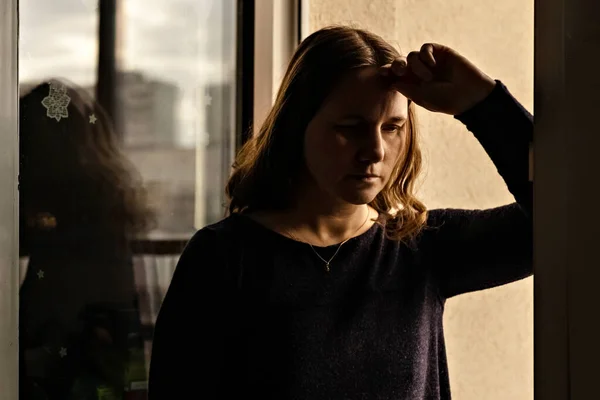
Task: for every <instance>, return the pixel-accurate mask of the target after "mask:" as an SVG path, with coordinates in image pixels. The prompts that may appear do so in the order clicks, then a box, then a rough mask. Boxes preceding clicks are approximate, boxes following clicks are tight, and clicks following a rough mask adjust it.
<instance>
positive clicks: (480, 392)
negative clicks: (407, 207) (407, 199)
mask: <svg viewBox="0 0 600 400" xmlns="http://www.w3.org/2000/svg"><path fill="white" fill-rule="evenodd" d="M333 23H335V24H339V23H351V24H354V25H358V26H359V27H362V28H366V29H369V30H371V31H373V32H375V33H377V34H379V35H381V36H382V37H384V38H385V39H387V40H388V41H390V42H391V43H393V44H395V45H396V46H397V47H398V48H399V49H400V50H401V52H402V53H404V54H406V53H408V52H409V51H412V50H418V49H419V47H420V46H421V45H422V44H423V43H425V42H438V43H441V44H445V45H447V46H450V47H452V48H454V49H456V50H458V51H459V52H460V53H462V54H463V55H465V56H466V57H467V58H469V59H471V60H472V61H473V62H475V64H477V65H478V66H479V67H480V68H481V69H483V70H484V71H485V72H486V73H487V74H488V75H490V76H492V77H494V78H496V79H500V80H502V81H503V82H504V83H505V84H506V85H507V86H508V88H509V89H510V90H511V92H512V93H513V94H514V95H515V96H516V97H517V98H518V99H519V100H520V101H521V103H523V105H525V107H526V108H527V109H529V110H530V111H531V110H533V0H526V1H522V0H505V1H504V2H497V1H492V0H484V1H478V0H453V1H447V0H419V1H417V0H312V1H310V31H311V32H312V31H315V30H316V29H319V28H321V27H323V26H326V25H328V24H333ZM419 117H420V119H419V122H420V126H421V127H422V129H421V132H422V141H423V144H424V149H425V151H424V153H425V154H424V155H425V159H426V170H425V174H426V176H425V180H424V181H423V185H422V189H421V192H420V195H421V198H422V199H423V200H424V201H425V202H426V204H427V205H428V207H429V208H436V207H460V208H486V207H494V206H498V205H502V204H506V203H508V202H512V201H513V197H512V195H511V194H510V193H509V192H508V190H507V189H506V186H505V184H504V182H503V181H502V178H501V177H500V176H499V175H498V173H497V172H496V170H495V168H494V166H493V164H492V162H491V161H490V160H489V158H488V157H487V155H486V154H485V152H484V151H483V149H482V148H481V147H480V146H479V144H478V142H477V141H476V140H475V139H474V138H473V137H472V136H471V135H470V133H469V132H468V131H467V130H466V129H465V128H464V127H463V125H462V124H460V123H459V122H458V121H455V120H454V119H453V118H452V117H450V116H447V115H435V114H432V113H429V112H427V111H425V110H422V109H421V110H419ZM532 283H533V280H532V278H529V279H526V280H524V281H521V282H518V283H514V284H511V285H507V286H504V287H501V288H497V289H492V290H487V291H484V292H479V293H473V294H468V295H463V296H459V297H457V298H454V299H450V300H449V301H448V303H447V308H446V315H445V329H446V341H447V347H448V357H449V368H450V377H451V385H452V391H453V397H454V398H456V399H458V400H482V399H485V400H506V399H511V400H531V399H533V284H532Z"/></svg>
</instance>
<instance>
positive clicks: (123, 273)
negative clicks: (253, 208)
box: [19, 80, 151, 400]
mask: <svg viewBox="0 0 600 400" xmlns="http://www.w3.org/2000/svg"><path fill="white" fill-rule="evenodd" d="M19 139H20V158H21V163H20V176H19V193H20V219H21V223H20V253H21V256H26V257H28V258H29V262H28V265H27V272H26V274H25V279H24V281H23V285H22V287H21V290H20V301H19V306H20V331H19V335H20V349H21V363H20V364H21V367H22V371H21V377H20V378H21V384H22V385H21V392H20V398H21V399H37V398H47V399H50V400H52V399H61V400H63V399H71V398H74V399H81V398H87V397H85V396H84V395H83V393H94V394H95V393H96V391H97V390H98V389H99V388H100V389H102V387H104V386H106V387H108V388H110V389H111V390H112V389H115V390H117V391H122V390H123V387H124V378H125V371H124V370H125V367H126V361H125V360H126V356H127V351H128V349H127V344H126V343H125V344H124V342H126V340H127V334H128V333H130V332H131V331H133V330H135V328H134V327H135V325H136V323H137V325H139V315H138V311H137V309H136V307H137V305H136V297H137V291H136V288H135V282H134V275H133V266H132V256H131V253H130V252H129V250H128V249H129V246H128V240H129V239H130V236H131V235H134V234H136V233H140V232H142V231H144V230H145V229H146V227H147V226H148V225H149V222H150V221H151V220H150V217H151V215H150V212H149V210H148V207H147V205H146V202H145V195H144V190H143V188H142V186H141V181H140V179H139V177H138V175H137V171H135V169H134V168H133V167H132V166H131V165H130V164H129V163H128V161H127V159H126V158H125V157H124V155H123V154H122V152H121V151H120V149H119V142H118V138H117V137H116V134H115V131H114V130H113V128H112V126H111V124H110V119H109V117H108V116H107V115H106V114H105V113H104V111H103V110H102V108H101V107H100V106H99V105H98V104H96V103H95V102H94V101H93V100H91V99H90V98H88V96H87V95H86V94H85V93H84V92H83V90H81V89H78V88H76V87H74V86H72V85H66V84H65V83H63V82H60V81H58V80H52V81H50V82H47V83H42V84H40V85H37V86H36V87H34V88H33V89H32V90H30V91H29V92H28V93H26V94H25V95H24V96H23V97H21V99H20V126H19ZM128 325H129V326H128ZM118 330H123V331H122V332H117V331H118ZM86 396H87V395H86ZM90 396H91V395H90Z"/></svg>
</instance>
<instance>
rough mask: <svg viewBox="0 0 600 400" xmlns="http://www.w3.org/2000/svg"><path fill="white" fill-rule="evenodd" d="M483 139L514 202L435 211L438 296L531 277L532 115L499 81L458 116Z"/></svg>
mask: <svg viewBox="0 0 600 400" xmlns="http://www.w3.org/2000/svg"><path fill="white" fill-rule="evenodd" d="M455 118H456V119H458V120H459V121H461V122H463V123H464V124H465V125H466V127H467V129H469V131H471V132H472V133H473V134H474V135H475V137H476V138H477V139H478V140H479V142H480V143H481V145H482V146H483V148H484V149H485V151H486V152H487V154H488V155H489V156H490V158H491V160H492V161H493V162H494V165H495V166H496V168H497V170H498V172H499V173H500V175H501V176H502V177H503V179H504V181H505V183H506V185H507V187H508V189H509V190H510V192H511V193H512V194H513V196H514V197H515V200H516V202H515V203H513V204H509V205H506V206H502V207H497V208H492V209H488V210H456V209H445V210H433V211H432V212H431V213H430V222H429V226H431V227H434V229H435V230H436V234H435V236H436V240H435V243H436V245H435V249H434V258H435V261H434V262H435V265H436V271H437V277H438V280H439V288H440V294H441V296H442V297H443V298H449V297H452V296H456V295H459V294H462V293H467V292H472V291H477V290H483V289H487V288H491V287H496V286H499V285H503V284H506V283H510V282H514V281H517V280H520V279H523V278H525V277H528V276H530V275H532V274H533V225H532V211H533V210H532V206H533V183H532V182H530V181H529V149H530V144H531V141H532V138H533V116H532V115H531V114H530V113H529V112H528V111H527V110H526V109H525V108H524V107H523V106H522V105H521V104H520V103H519V102H518V101H517V100H516V99H515V98H514V97H513V96H512V95H511V94H510V93H509V92H508V90H507V88H506V87H505V86H504V85H503V84H502V83H501V82H500V81H496V87H495V88H494V90H493V91H492V93H491V94H490V95H489V96H488V97H487V98H486V99H485V100H483V101H482V102H481V103H479V104H478V105H476V106H475V107H473V108H472V109H471V110H469V111H467V112H465V113H463V114H462V115H458V116H455Z"/></svg>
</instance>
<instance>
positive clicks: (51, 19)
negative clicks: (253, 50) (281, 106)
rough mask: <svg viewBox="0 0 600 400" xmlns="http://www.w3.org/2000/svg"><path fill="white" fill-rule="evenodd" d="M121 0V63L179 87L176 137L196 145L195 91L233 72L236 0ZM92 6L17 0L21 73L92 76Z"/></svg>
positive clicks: (89, 1)
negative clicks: (178, 133)
mask: <svg viewBox="0 0 600 400" xmlns="http://www.w3.org/2000/svg"><path fill="white" fill-rule="evenodd" d="M118 1H119V6H120V7H121V9H120V11H121V19H120V20H119V23H120V26H121V29H122V31H121V35H120V49H121V53H120V63H121V65H122V66H123V69H125V70H136V71H141V72H143V73H144V74H145V75H146V76H148V77H149V78H152V79H158V80H161V81H165V82H167V83H171V84H175V85H176V86H178V87H179V88H180V91H181V107H180V110H179V122H180V137H179V141H180V142H181V143H186V144H187V145H193V144H194V143H195V141H196V139H197V138H198V131H197V130H198V128H197V127H198V126H203V124H202V121H199V120H202V119H203V116H202V115H199V114H198V109H199V108H201V107H202V106H203V104H198V101H197V100H195V99H197V97H195V96H197V95H198V92H199V91H202V88H203V87H204V86H205V85H206V84H207V83H214V82H223V81H229V80H231V79H233V76H234V73H235V43H234V42H232V40H233V38H235V34H234V32H235V23H234V22H235V12H236V11H235V1H234V0H118ZM96 7H97V0H20V38H19V45H20V56H19V77H20V81H21V82H30V81H34V82H36V81H40V80H42V79H46V78H48V77H59V78H66V79H67V80H68V81H70V82H73V83H75V84H77V85H80V86H87V85H91V84H94V83H95V79H96V77H95V75H96V63H97V51H98V43H97V28H98V15H97V11H96ZM224 31H227V33H228V34H227V35H225V34H224ZM199 106H200V107H199ZM200 134H201V135H202V132H200Z"/></svg>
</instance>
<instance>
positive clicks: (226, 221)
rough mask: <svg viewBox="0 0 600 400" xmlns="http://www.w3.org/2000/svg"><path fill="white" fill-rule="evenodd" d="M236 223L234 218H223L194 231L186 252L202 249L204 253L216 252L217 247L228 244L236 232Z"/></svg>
mask: <svg viewBox="0 0 600 400" xmlns="http://www.w3.org/2000/svg"><path fill="white" fill-rule="evenodd" d="M236 227H237V221H236V217H235V216H229V217H226V218H223V219H222V220H220V221H217V222H214V223H212V224H209V225H206V226H204V227H203V228H201V229H199V230H198V231H196V233H195V234H194V235H193V236H192V238H191V239H190V240H189V242H188V244H187V246H186V251H188V252H189V251H191V250H196V249H202V250H205V251H211V250H213V251H214V250H217V249H218V248H219V246H221V245H224V244H225V243H224V242H228V241H229V240H228V239H231V238H232V236H233V235H234V233H235V232H236Z"/></svg>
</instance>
